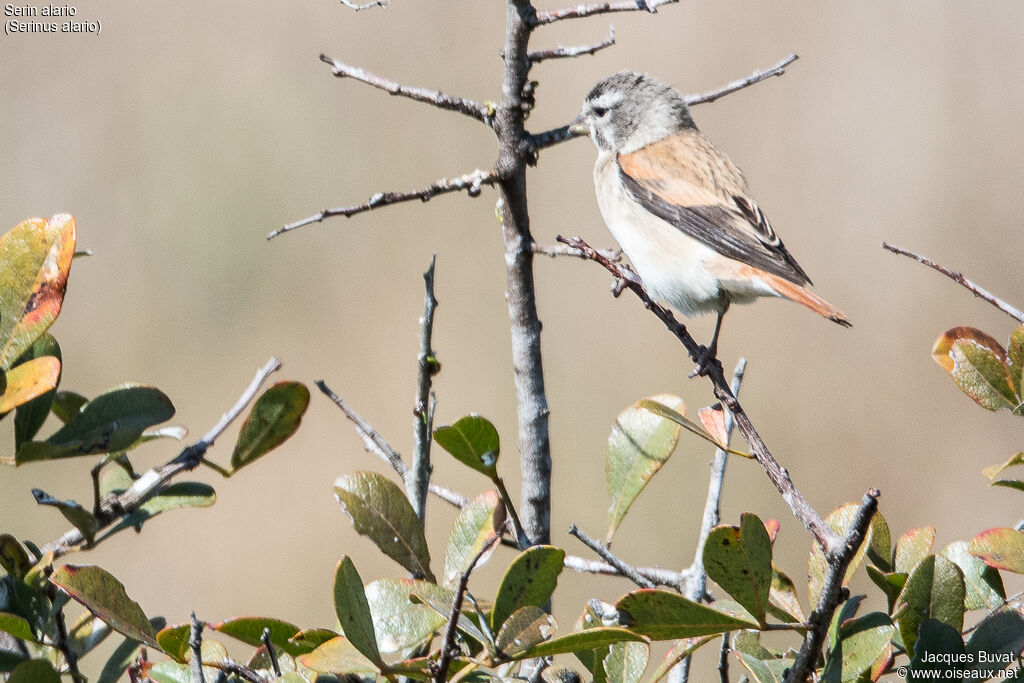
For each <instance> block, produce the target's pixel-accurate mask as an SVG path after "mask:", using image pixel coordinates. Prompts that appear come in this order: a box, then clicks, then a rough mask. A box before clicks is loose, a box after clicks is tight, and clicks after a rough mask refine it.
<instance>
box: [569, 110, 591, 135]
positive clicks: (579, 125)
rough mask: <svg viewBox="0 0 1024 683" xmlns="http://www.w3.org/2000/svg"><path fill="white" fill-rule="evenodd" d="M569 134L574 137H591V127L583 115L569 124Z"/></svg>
mask: <svg viewBox="0 0 1024 683" xmlns="http://www.w3.org/2000/svg"><path fill="white" fill-rule="evenodd" d="M569 132H570V133H572V134H573V135H590V126H588V125H587V120H586V118H584V116H583V114H580V115H579V116H577V117H576V118H574V119H573V120H572V123H570V124H569Z"/></svg>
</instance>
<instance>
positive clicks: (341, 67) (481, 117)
mask: <svg viewBox="0 0 1024 683" xmlns="http://www.w3.org/2000/svg"><path fill="white" fill-rule="evenodd" d="M320 61H321V62H323V63H324V64H327V65H329V66H330V67H331V73H332V74H334V75H335V76H336V77H338V78H351V79H353V80H356V81H360V82H361V83H366V84H367V85H372V86H373V87H374V88H379V89H380V90H383V91H385V92H387V93H389V94H391V95H397V96H399V97H407V98H409V99H410V100H415V101H416V102H424V103H426V104H431V105H433V106H435V107H439V108H440V109H446V110H448V111H456V112H458V113H460V114H465V115H466V116H468V117H470V118H473V119H476V120H477V121H480V122H482V123H485V124H487V125H488V126H489V125H491V119H492V117H493V115H494V112H493V109H492V108H491V107H489V106H487V105H484V104H480V103H479V102H474V101H473V100H469V99H466V98H464V97H455V96H453V95H448V94H446V93H443V92H441V91H440V90H432V89H430V88H416V87H413V86H408V85H402V84H401V83H398V82H397V81H392V80H391V79H389V78H384V77H383V76H378V75H377V74H372V73H370V72H369V71H367V70H366V69H361V68H359V67H357V66H349V65H348V64H345V63H344V62H339V61H338V60H336V59H333V58H331V57H328V56H327V55H320Z"/></svg>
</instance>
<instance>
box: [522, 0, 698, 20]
mask: <svg viewBox="0 0 1024 683" xmlns="http://www.w3.org/2000/svg"><path fill="white" fill-rule="evenodd" d="M677 1H678V0H623V1H620V2H595V3H592V4H589V5H587V4H580V5H576V6H575V7H565V8H562V9H548V10H538V11H537V17H536V19H535V20H534V26H542V25H544V24H551V23H554V22H556V21H562V20H564V19H582V18H584V17H592V16H594V15H595V14H608V13H610V12H637V11H645V12H650V13H652V14H653V13H655V12H657V11H658V8H659V7H661V6H662V5H668V4H671V3H674V2H677Z"/></svg>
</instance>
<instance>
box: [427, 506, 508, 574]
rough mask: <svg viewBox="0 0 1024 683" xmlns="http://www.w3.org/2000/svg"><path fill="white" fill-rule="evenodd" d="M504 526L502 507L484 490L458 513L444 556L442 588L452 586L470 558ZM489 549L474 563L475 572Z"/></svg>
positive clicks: (488, 557)
mask: <svg viewBox="0 0 1024 683" xmlns="http://www.w3.org/2000/svg"><path fill="white" fill-rule="evenodd" d="M504 525H505V506H504V505H502V503H501V497H500V496H498V493H497V491H493V490H492V491H484V492H483V493H481V494H480V495H479V496H477V497H476V499H475V500H473V501H472V502H471V503H469V505H466V506H465V507H464V508H462V509H461V510H460V511H459V516H458V517H456V519H455V525H454V526H453V527H452V531H451V534H450V535H449V537H448V547H447V549H446V550H445V554H444V576H443V577H442V578H443V579H444V585H445V586H449V587H450V586H454V585H455V584H456V583H458V581H459V577H460V576H462V574H463V573H464V572H465V571H466V569H468V568H469V565H470V563H471V562H472V561H473V558H475V557H476V556H477V553H479V552H480V551H481V550H483V549H484V547H485V546H486V545H487V544H488V543H489V542H490V541H491V539H492V538H494V536H495V535H496V534H497V533H498V532H499V530H501V529H503V528H504ZM492 554H494V546H492V547H491V550H489V551H488V552H487V553H485V554H484V556H483V557H481V558H480V560H479V562H477V564H476V567H477V569H479V568H480V567H482V566H483V565H484V563H485V562H487V560H489V559H490V557H491V555H492Z"/></svg>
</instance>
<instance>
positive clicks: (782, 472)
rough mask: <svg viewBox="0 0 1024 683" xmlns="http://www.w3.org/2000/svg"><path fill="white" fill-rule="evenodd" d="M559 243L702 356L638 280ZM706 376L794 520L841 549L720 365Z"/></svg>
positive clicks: (574, 240)
mask: <svg viewBox="0 0 1024 683" xmlns="http://www.w3.org/2000/svg"><path fill="white" fill-rule="evenodd" d="M558 241H559V242H563V243H564V244H568V245H569V246H570V247H574V248H576V249H580V250H581V251H583V252H584V253H586V255H587V258H588V259H590V260H591V261H596V262H598V263H599V264H601V265H602V266H604V267H605V269H606V270H608V271H609V272H610V273H611V274H612V275H614V276H615V277H616V278H617V279H619V280H622V281H623V283H624V286H625V287H627V288H629V289H630V290H632V291H633V293H634V294H636V295H637V297H639V298H640V300H641V301H642V302H643V304H644V307H645V308H647V309H648V310H650V311H651V312H652V313H654V315H656V316H657V317H658V319H659V320H661V321H662V323H663V324H664V325H665V327H667V328H668V330H669V331H670V332H671V333H672V334H674V335H675V336H676V338H677V339H679V341H680V342H681V343H682V344H683V346H684V347H685V348H686V350H687V352H688V353H689V354H690V358H692V359H693V360H694V361H695V362H696V361H697V360H698V359H699V358H700V357H701V353H702V351H703V347H702V346H700V345H699V344H698V343H697V342H696V340H694V338H693V337H692V336H691V335H690V333H689V332H688V331H687V330H686V326H685V325H683V324H682V323H680V322H679V321H678V320H676V318H675V316H674V315H672V313H671V312H670V311H669V310H668V309H667V308H665V307H664V306H662V305H660V304H658V303H656V302H655V301H654V300H653V299H651V297H650V296H648V294H647V292H646V291H645V290H644V288H643V286H642V285H641V284H640V282H639V280H637V279H634V278H633V277H630V276H629V275H627V274H626V273H624V272H623V270H622V269H621V268H620V267H619V266H618V265H616V264H614V263H612V262H611V261H609V260H608V259H606V258H604V257H603V256H601V254H599V253H597V251H595V250H594V249H593V248H592V247H591V246H590V245H589V244H587V243H586V242H584V241H583V240H581V239H580V238H578V237H571V238H564V237H559V238H558ZM707 374H708V377H709V378H710V379H711V382H712V384H713V385H714V390H715V396H716V397H717V398H718V400H719V401H721V402H722V405H723V406H724V407H725V408H726V409H728V410H729V411H730V412H731V413H732V414H733V417H734V419H735V421H736V425H737V426H738V427H739V429H740V433H741V434H743V438H744V439H746V441H747V444H749V446H750V452H751V453H752V454H753V456H754V458H755V459H756V460H757V462H758V464H760V465H761V468H762V469H763V470H764V472H765V474H766V475H767V476H768V479H769V480H770V481H771V482H772V484H773V485H774V486H775V488H776V490H777V491H778V492H779V494H780V495H781V496H782V499H783V500H784V501H786V503H787V504H788V505H789V508H790V510H792V511H793V514H794V515H795V516H796V518H797V519H799V520H800V521H801V522H802V523H803V525H804V527H806V529H807V531H809V532H810V534H811V536H813V537H814V540H815V542H816V543H817V544H818V545H819V546H820V547H821V549H822V550H823V551H824V552H825V553H826V554H828V553H832V552H833V551H834V549H835V548H837V547H840V546H841V544H842V542H843V539H842V538H840V537H839V535H838V534H836V533H835V532H834V531H832V529H830V528H829V526H828V525H827V524H825V520H823V519H822V518H821V515H819V514H818V513H817V511H816V510H815V509H814V508H813V507H811V504H810V503H809V502H807V499H806V498H804V496H803V494H802V493H801V492H800V490H799V489H798V488H797V487H796V485H795V484H794V483H793V480H792V479H791V478H790V476H789V472H788V471H786V469H785V468H784V467H782V465H780V464H779V462H778V461H777V460H776V459H775V457H774V456H773V455H772V454H771V451H769V450H768V446H767V445H766V444H765V443H764V440H763V439H762V438H761V435H760V434H758V432H757V430H756V429H755V428H754V425H753V423H752V422H751V421H750V418H749V417H748V416H747V414H746V412H744V410H743V408H742V407H741V406H740V404H739V402H738V401H737V400H736V397H735V396H734V395H733V393H732V391H731V390H730V389H729V384H728V382H727V381H726V379H725V375H724V373H723V372H722V365H721V363H712V364H710V367H709V368H708V373H707Z"/></svg>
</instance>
